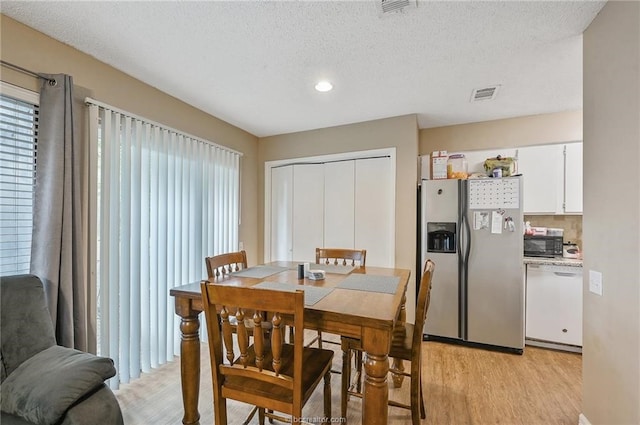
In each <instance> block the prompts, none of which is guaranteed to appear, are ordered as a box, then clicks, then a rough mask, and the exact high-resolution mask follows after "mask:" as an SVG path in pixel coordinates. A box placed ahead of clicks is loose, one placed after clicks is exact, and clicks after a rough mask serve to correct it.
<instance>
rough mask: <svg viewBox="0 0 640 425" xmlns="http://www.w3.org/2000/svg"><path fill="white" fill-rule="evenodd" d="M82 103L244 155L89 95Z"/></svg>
mask: <svg viewBox="0 0 640 425" xmlns="http://www.w3.org/2000/svg"><path fill="white" fill-rule="evenodd" d="M84 103H85V104H87V105H95V106H97V107H99V108H103V109H108V110H110V111H113V112H117V113H119V114H121V115H125V116H128V117H130V118H133V119H135V120H138V121H143V122H145V123H149V124H151V125H154V126H156V127H159V128H162V129H163V130H168V131H170V132H172V133H177V134H182V135H183V136H186V137H189V138H190V139H193V140H197V141H199V142H202V143H206V144H208V145H213V146H216V147H218V148H220V149H224V150H226V151H227V152H231V153H234V154H236V155H238V156H244V154H243V153H242V152H239V151H237V150H235V149H231V148H229V147H227V146H223V145H221V144H218V143H215V142H212V141H210V140H206V139H203V138H202V137H198V136H194V135H192V134H189V133H185V132H184V131H182V130H178V129H177V128H173V127H169V126H166V125H164V124H162V123H159V122H156V121H152V120H150V119H148V118H145V117H141V116H140V115H136V114H133V113H131V112H128V111H125V110H124V109H119V108H116V107H115V106H111V105H109V104H107V103H103V102H100V101H98V100H95V99H92V98H90V97H85V98H84Z"/></svg>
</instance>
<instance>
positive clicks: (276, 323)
mask: <svg viewBox="0 0 640 425" xmlns="http://www.w3.org/2000/svg"><path fill="white" fill-rule="evenodd" d="M271 324H272V325H273V326H272V328H271V353H272V355H273V360H272V363H273V364H272V365H273V371H274V372H275V373H276V375H279V374H280V368H281V366H282V362H281V359H282V340H283V333H282V317H280V314H279V313H278V312H274V313H273V319H271Z"/></svg>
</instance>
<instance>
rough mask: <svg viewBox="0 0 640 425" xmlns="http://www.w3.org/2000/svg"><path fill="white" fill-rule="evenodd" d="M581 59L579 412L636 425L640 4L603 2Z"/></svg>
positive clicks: (639, 415) (639, 393) (639, 390)
mask: <svg viewBox="0 0 640 425" xmlns="http://www.w3.org/2000/svg"><path fill="white" fill-rule="evenodd" d="M583 57H584V170H585V173H584V216H583V244H584V269H585V277H586V278H585V282H584V284H585V290H584V324H583V338H584V347H583V351H582V353H583V354H582V358H583V364H582V365H583V373H582V375H583V386H582V388H583V400H582V403H583V406H582V409H583V414H584V417H586V419H587V420H588V421H589V422H590V423H591V424H593V425H599V424H603V425H605V424H606V425H614V424H615V425H627V424H629V425H630V424H640V266H639V264H640V254H639V252H640V229H639V225H638V223H639V219H640V173H639V172H638V164H639V163H640V3H638V2H635V1H634V2H622V1H609V2H608V3H607V4H606V5H605V6H604V8H603V9H602V11H601V12H600V13H599V15H598V16H597V17H596V19H595V20H594V21H593V22H592V23H591V25H590V26H589V27H588V28H587V30H586V31H585V33H584V55H583ZM589 270H597V271H600V272H602V276H603V295H602V296H598V295H595V294H592V293H591V292H589V290H588V276H589V273H588V272H589Z"/></svg>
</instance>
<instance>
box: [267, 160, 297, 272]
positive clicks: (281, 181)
mask: <svg viewBox="0 0 640 425" xmlns="http://www.w3.org/2000/svg"><path fill="white" fill-rule="evenodd" d="M292 216H293V166H292V165H287V166H284V167H276V168H272V169H271V258H270V260H271V261H292V260H293V255H292V254H293V226H292Z"/></svg>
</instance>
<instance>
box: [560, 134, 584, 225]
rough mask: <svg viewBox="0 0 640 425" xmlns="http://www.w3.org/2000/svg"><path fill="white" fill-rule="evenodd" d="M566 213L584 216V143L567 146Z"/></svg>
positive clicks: (565, 173) (565, 171)
mask: <svg viewBox="0 0 640 425" xmlns="http://www.w3.org/2000/svg"><path fill="white" fill-rule="evenodd" d="M564 176H565V177H564V179H565V180H564V184H565V190H564V212H565V213H567V214H582V142H577V143H568V144H566V145H565V167H564Z"/></svg>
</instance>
